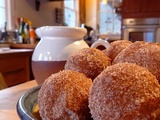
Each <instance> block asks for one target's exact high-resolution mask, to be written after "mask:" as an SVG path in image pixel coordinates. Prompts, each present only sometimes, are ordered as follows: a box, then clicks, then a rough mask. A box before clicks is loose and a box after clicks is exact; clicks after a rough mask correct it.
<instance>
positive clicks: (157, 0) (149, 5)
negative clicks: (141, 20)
mask: <svg viewBox="0 0 160 120" xmlns="http://www.w3.org/2000/svg"><path fill="white" fill-rule="evenodd" d="M145 2H146V12H150V13H157V12H160V0H149V1H148V0H145Z"/></svg>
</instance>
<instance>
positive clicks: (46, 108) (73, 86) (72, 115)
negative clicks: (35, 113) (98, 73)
mask: <svg viewBox="0 0 160 120" xmlns="http://www.w3.org/2000/svg"><path fill="white" fill-rule="evenodd" d="M91 85H92V80H91V79H89V78H87V77H86V76H85V75H84V74H82V73H79V72H76V71H71V70H63V71H60V72H58V73H55V74H53V75H51V76H50V77H49V78H47V79H46V80H45V82H44V83H43V84H42V87H41V89H40V91H39V93H38V104H39V107H40V110H39V112H40V116H41V118H42V119H43V120H90V119H91V115H90V112H89V108H88V94H89V89H90V86H91Z"/></svg>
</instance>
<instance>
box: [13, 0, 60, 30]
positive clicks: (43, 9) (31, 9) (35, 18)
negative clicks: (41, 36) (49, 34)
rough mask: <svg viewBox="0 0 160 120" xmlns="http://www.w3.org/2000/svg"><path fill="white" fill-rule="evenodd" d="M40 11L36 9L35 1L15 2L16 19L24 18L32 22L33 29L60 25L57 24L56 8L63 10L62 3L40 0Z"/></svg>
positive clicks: (15, 0)
mask: <svg viewBox="0 0 160 120" xmlns="http://www.w3.org/2000/svg"><path fill="white" fill-rule="evenodd" d="M40 2H41V5H40V10H39V11H36V9H35V0H14V17H15V18H18V17H24V18H27V19H29V20H31V21H32V25H33V27H40V26H45V25H58V24H57V23H56V22H55V8H56V7H58V8H61V2H59V1H58V2H57V1H56V2H49V1H48V0H40Z"/></svg>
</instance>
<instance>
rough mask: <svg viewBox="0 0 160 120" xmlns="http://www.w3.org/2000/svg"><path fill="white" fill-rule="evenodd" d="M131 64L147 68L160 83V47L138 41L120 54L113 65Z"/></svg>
mask: <svg viewBox="0 0 160 120" xmlns="http://www.w3.org/2000/svg"><path fill="white" fill-rule="evenodd" d="M122 62H129V63H136V64H137V65H140V66H143V67H146V68H147V69H148V70H149V71H150V72H151V73H152V74H154V75H155V76H156V78H157V79H158V81H159V82H160V45H159V44H155V43H147V42H142V41H137V42H134V43H133V44H131V45H130V46H129V47H127V48H126V49H124V50H123V51H122V52H120V53H119V54H118V55H117V56H116V58H115V59H114V60H113V62H112V64H116V63H122Z"/></svg>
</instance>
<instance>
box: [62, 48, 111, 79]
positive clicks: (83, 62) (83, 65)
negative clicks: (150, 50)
mask: <svg viewBox="0 0 160 120" xmlns="http://www.w3.org/2000/svg"><path fill="white" fill-rule="evenodd" d="M110 64H111V59H110V58H109V57H107V56H106V55H105V54H104V53H103V52H102V51H101V50H98V49H96V48H83V49H80V50H78V51H77V52H75V53H73V54H71V55H70V56H69V58H68V59H67V62H66V64H65V70H75V71H77V72H81V73H84V74H85V75H86V76H87V77H89V78H91V79H92V80H93V79H94V78H96V77H97V75H99V74H100V73H101V72H102V71H103V70H104V69H105V68H106V67H107V66H109V65H110Z"/></svg>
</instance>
